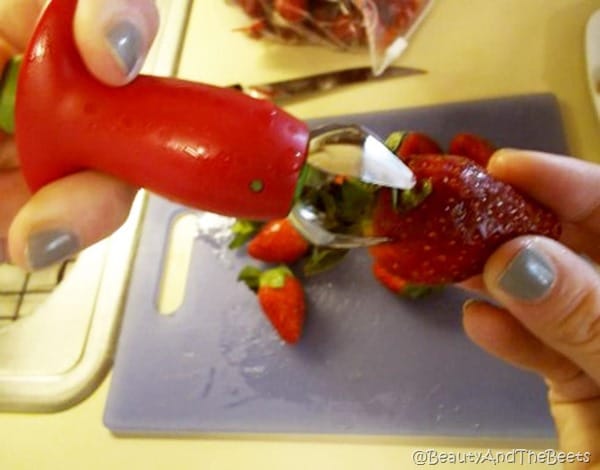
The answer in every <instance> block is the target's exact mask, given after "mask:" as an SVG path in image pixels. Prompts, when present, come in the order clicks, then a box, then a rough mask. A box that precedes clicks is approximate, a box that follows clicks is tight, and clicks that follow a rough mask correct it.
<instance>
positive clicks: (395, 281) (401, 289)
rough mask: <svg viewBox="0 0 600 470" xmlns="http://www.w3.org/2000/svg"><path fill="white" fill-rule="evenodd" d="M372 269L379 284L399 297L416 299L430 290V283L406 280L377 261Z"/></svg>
mask: <svg viewBox="0 0 600 470" xmlns="http://www.w3.org/2000/svg"><path fill="white" fill-rule="evenodd" d="M372 271H373V276H374V277H375V279H377V281H379V283H380V284H381V285H383V286H384V287H385V288H386V289H388V290H389V291H391V292H393V293H394V294H396V295H398V296H400V297H408V298H411V299H418V298H420V297H424V296H426V295H427V294H429V293H431V292H432V287H431V286H430V285H426V284H413V283H411V282H408V281H407V280H406V279H404V278H402V277H400V276H398V275H397V274H394V273H392V272H390V271H389V270H388V269H386V268H385V267H384V266H382V265H381V264H379V263H373V267H372Z"/></svg>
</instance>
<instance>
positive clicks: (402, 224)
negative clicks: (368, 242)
mask: <svg viewBox="0 0 600 470" xmlns="http://www.w3.org/2000/svg"><path fill="white" fill-rule="evenodd" d="M405 161H406V163H407V164H408V166H409V167H410V168H411V169H412V170H413V172H414V173H415V176H416V178H417V181H418V183H417V187H416V191H417V192H419V191H421V190H422V189H423V187H425V186H427V188H428V190H427V191H426V192H424V193H423V194H424V197H422V198H417V199H416V201H414V203H411V204H408V205H406V206H404V205H403V203H402V202H403V201H404V200H407V201H411V198H404V197H401V198H394V194H395V193H394V191H392V190H388V189H381V190H380V191H379V194H378V198H377V201H376V203H375V207H374V210H373V221H372V229H371V230H372V232H373V233H372V234H373V235H376V236H385V237H388V238H390V239H391V240H392V241H391V242H389V243H384V244H381V245H378V246H374V247H372V248H371V249H370V252H371V254H372V255H373V257H374V258H375V260H376V262H377V263H378V264H380V265H381V266H383V267H384V268H385V269H387V270H388V271H390V272H391V273H393V274H395V275H398V276H400V277H402V278H404V279H406V280H407V281H409V282H412V283H419V284H446V283H451V282H459V281H462V280H464V279H467V278H468V277H471V276H473V275H476V274H479V273H481V271H482V269H483V265H484V263H485V261H486V260H487V258H488V257H489V256H490V255H491V254H492V252H493V251H494V250H495V249H496V248H497V247H498V246H499V245H500V244H502V243H504V242H505V241H508V240H509V239H512V238H514V237H516V236H519V235H524V234H541V235H545V236H549V237H552V238H558V236H559V234H560V230H561V229H560V224H559V222H558V220H557V217H556V215H555V214H554V213H552V212H551V211H549V210H548V209H546V208H544V207H542V206H540V205H539V204H538V203H536V202H535V201H533V200H531V199H529V198H528V197H526V196H524V195H522V194H520V193H518V192H517V191H516V190H515V189H514V188H513V187H512V186H510V185H508V184H506V183H503V182H501V181H498V180H496V179H494V178H493V177H492V176H490V175H489V174H488V173H486V171H485V170H484V168H482V167H481V166H479V165H477V164H475V163H473V162H472V161H471V160H469V159H467V158H464V157H459V156H451V155H418V156H410V157H407V158H406V159H405ZM411 191H412V190H411Z"/></svg>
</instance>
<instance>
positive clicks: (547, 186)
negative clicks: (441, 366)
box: [464, 150, 600, 468]
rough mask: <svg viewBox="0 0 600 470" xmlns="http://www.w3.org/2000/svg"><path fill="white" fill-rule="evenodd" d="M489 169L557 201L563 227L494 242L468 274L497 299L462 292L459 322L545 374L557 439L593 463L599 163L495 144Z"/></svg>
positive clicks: (597, 433)
mask: <svg viewBox="0 0 600 470" xmlns="http://www.w3.org/2000/svg"><path fill="white" fill-rule="evenodd" d="M488 170H489V171H490V173H491V174H493V175H494V176H495V177H497V178H499V179H501V180H503V181H506V182H508V183H510V184H512V185H514V186H515V187H517V188H519V189H520V190H521V191H523V192H525V193H527V194H529V195H531V196H532V197H533V198H534V199H536V200H538V201H539V202H541V203H542V204H545V205H546V206H548V207H550V208H551V209H553V210H554V211H556V213H557V214H558V215H559V217H560V219H561V221H562V224H563V235H562V237H561V243H558V242H556V241H553V240H549V239H546V238H542V237H535V236H525V237H520V238H517V239H515V240H512V241H510V242H508V243H506V244H505V245H503V246H502V247H500V249H498V250H497V251H496V252H495V253H494V254H493V255H492V256H491V258H490V259H489V260H488V262H487V264H486V266H485V270H484V273H483V276H482V278H480V279H477V280H471V281H469V282H468V284H469V286H470V287H473V286H475V285H476V284H477V283H478V284H479V287H480V288H483V290H484V291H485V292H487V294H489V295H490V296H491V297H492V298H493V299H494V300H496V301H497V302H498V303H500V304H501V305H502V306H503V308H499V307H496V306H493V305H491V304H488V303H485V302H481V301H473V302H467V303H466V304H465V307H464V326H465V330H466V332H467V334H468V335H469V337H470V338H471V339H472V340H473V341H474V342H475V343H477V344H478V345H480V346H481V347H482V348H483V349H485V350H487V351H488V352H490V353H491V354H494V355H496V356H498V357H500V358H502V359H504V360H506V361H508V362H510V363H512V364H514V365H516V366H519V367H522V368H525V369H529V370H532V371H535V372H537V373H539V374H541V375H542V376H543V377H544V379H545V381H546V383H547V384H548V390H549V395H548V398H549V403H550V409H551V412H552V415H553V417H554V420H555V423H556V428H557V432H558V437H559V442H560V447H561V449H563V450H565V451H581V452H590V453H591V454H590V455H591V458H592V460H593V461H594V462H595V463H597V464H598V463H600V275H599V272H598V270H597V267H596V266H595V264H594V262H599V261H600V166H598V165H594V164H592V163H588V162H584V161H581V160H577V159H574V158H568V157H562V156H553V155H546V154H541V153H535V152H525V151H512V150H502V151H500V152H498V153H497V154H496V155H494V157H493V158H492V159H491V160H490V163H489V166H488ZM582 255H583V256H585V257H586V258H587V259H585V258H583V257H582ZM585 468H588V467H585Z"/></svg>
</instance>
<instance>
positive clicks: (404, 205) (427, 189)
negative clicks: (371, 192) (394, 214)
mask: <svg viewBox="0 0 600 470" xmlns="http://www.w3.org/2000/svg"><path fill="white" fill-rule="evenodd" d="M432 191H433V183H432V182H431V179H430V178H426V179H424V180H421V181H420V182H419V186H418V187H416V186H415V187H414V188H412V189H406V190H404V191H401V192H400V197H399V200H398V198H397V197H396V198H394V194H392V206H393V208H394V210H395V211H402V212H407V211H410V210H412V209H414V208H415V207H417V206H419V204H421V203H422V202H423V201H424V200H425V199H426V198H427V197H428V196H429V195H430V194H431V193H432Z"/></svg>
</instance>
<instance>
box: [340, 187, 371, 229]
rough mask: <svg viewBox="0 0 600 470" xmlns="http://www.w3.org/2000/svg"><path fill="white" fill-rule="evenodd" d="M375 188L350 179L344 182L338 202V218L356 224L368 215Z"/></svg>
mask: <svg viewBox="0 0 600 470" xmlns="http://www.w3.org/2000/svg"><path fill="white" fill-rule="evenodd" d="M376 190H377V186H375V185H370V184H367V183H363V182H362V181H359V180H355V179H351V180H347V181H345V182H344V184H343V185H342V188H341V195H340V200H339V202H338V205H337V208H338V217H339V218H340V219H341V220H342V221H343V222H357V221H359V220H360V219H362V218H363V217H364V216H365V215H367V214H369V213H370V211H371V208H372V205H373V201H374V195H375V192H376Z"/></svg>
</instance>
